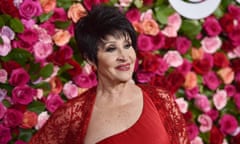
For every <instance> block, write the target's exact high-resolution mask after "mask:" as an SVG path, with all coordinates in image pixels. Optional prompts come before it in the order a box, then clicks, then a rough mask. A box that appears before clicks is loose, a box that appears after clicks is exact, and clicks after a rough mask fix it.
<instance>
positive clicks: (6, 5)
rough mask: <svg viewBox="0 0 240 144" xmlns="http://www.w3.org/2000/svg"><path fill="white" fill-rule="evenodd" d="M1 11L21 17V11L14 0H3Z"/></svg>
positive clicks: (0, 5) (0, 6) (0, 4)
mask: <svg viewBox="0 0 240 144" xmlns="http://www.w3.org/2000/svg"><path fill="white" fill-rule="evenodd" d="M0 12H2V13H4V14H9V15H11V16H13V17H18V18H19V12H18V9H17V8H16V7H15V6H14V4H13V0H1V3H0Z"/></svg>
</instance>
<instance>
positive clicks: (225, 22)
mask: <svg viewBox="0 0 240 144" xmlns="http://www.w3.org/2000/svg"><path fill="white" fill-rule="evenodd" d="M219 21H220V25H221V27H222V29H223V31H224V32H226V33H230V32H232V31H233V29H234V17H233V16H232V15H231V14H229V13H225V14H224V15H223V16H222V17H221V18H220V20H219Z"/></svg>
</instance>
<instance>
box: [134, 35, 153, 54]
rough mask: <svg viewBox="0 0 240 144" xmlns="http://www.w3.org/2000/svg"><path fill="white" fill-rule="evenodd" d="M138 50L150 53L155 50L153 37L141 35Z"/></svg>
mask: <svg viewBox="0 0 240 144" xmlns="http://www.w3.org/2000/svg"><path fill="white" fill-rule="evenodd" d="M137 45H138V49H139V50H141V51H150V50H152V49H153V44H152V41H151V37H150V36H148V35H145V34H140V35H139V36H138V39H137Z"/></svg>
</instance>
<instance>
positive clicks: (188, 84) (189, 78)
mask: <svg viewBox="0 0 240 144" xmlns="http://www.w3.org/2000/svg"><path fill="white" fill-rule="evenodd" d="M183 86H184V87H185V88H186V89H192V88H194V87H196V86H197V75H196V73H195V72H188V73H187V75H186V76H185V82H184V84H183Z"/></svg>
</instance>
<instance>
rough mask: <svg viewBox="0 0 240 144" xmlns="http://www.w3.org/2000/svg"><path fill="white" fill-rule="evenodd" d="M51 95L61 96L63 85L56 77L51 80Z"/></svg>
mask: <svg viewBox="0 0 240 144" xmlns="http://www.w3.org/2000/svg"><path fill="white" fill-rule="evenodd" d="M50 87H51V93H54V94H59V93H60V92H61V91H62V88H63V85H62V82H61V80H60V79H59V78H58V77H57V76H54V77H52V78H51V79H50Z"/></svg>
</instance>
